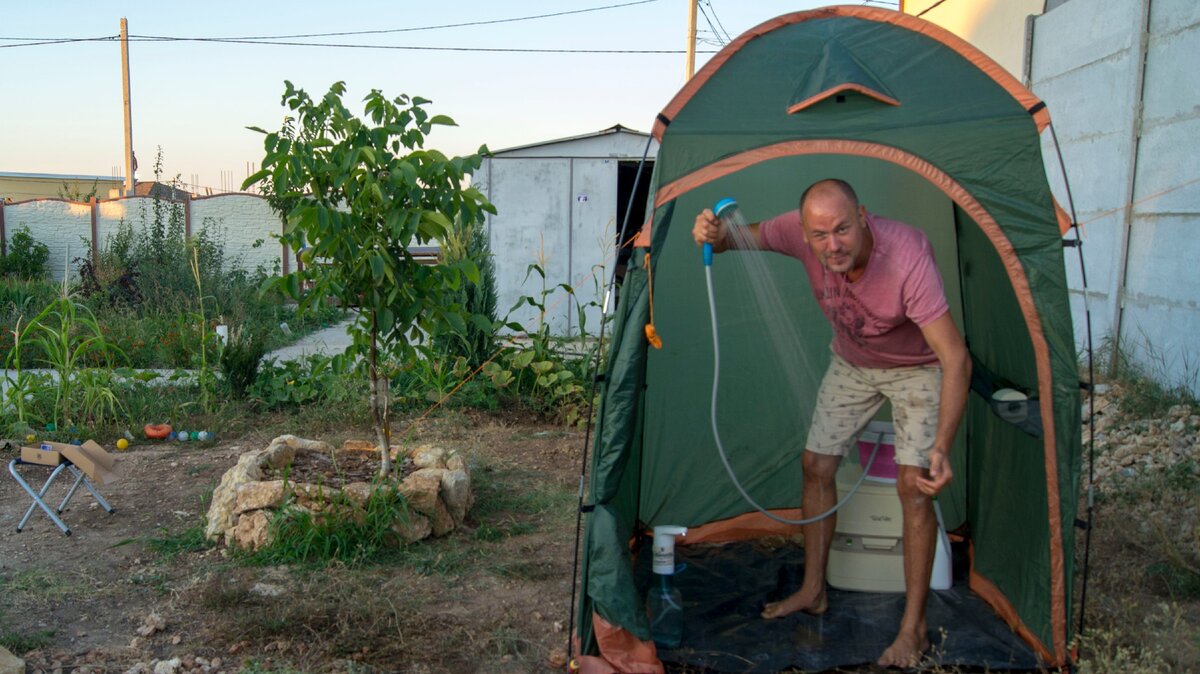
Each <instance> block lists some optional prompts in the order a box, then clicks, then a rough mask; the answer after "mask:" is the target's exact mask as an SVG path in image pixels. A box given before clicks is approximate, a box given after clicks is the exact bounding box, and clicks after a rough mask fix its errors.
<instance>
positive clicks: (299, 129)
mask: <svg viewBox="0 0 1200 674" xmlns="http://www.w3.org/2000/svg"><path fill="white" fill-rule="evenodd" d="M285 85H286V89H285V91H284V93H283V99H282V103H283V104H284V105H286V106H287V107H288V108H289V109H290V110H291V111H292V114H293V115H294V117H289V118H287V119H286V120H285V121H284V124H283V128H282V129H280V130H279V131H277V132H272V133H268V132H266V131H264V130H262V129H258V128H253V130H254V131H258V132H259V133H263V134H265V135H266V139H265V141H264V147H265V149H266V155H265V157H264V158H263V161H262V167H263V168H262V170H261V171H259V172H258V173H255V174H254V175H252V176H250V177H249V178H247V179H246V182H245V183H244V184H243V185H242V187H243V189H245V188H247V187H249V186H250V185H253V184H255V183H257V182H259V181H263V182H264V183H265V185H264V187H265V189H267V190H269V193H270V194H272V195H273V196H274V197H275V198H276V199H277V200H278V201H279V203H281V204H287V209H288V210H287V227H286V228H285V233H284V235H283V237H282V239H283V241H284V242H285V243H286V244H287V245H288V246H289V247H290V248H291V249H292V250H296V251H301V252H300V255H299V257H300V260H301V262H303V263H304V266H303V269H302V270H297V271H296V272H293V273H291V274H288V275H286V276H284V277H282V278H278V279H274V280H272V281H270V282H268V284H269V286H273V287H276V288H279V289H282V290H283V291H285V292H286V293H287V294H289V295H291V296H292V297H294V298H296V299H297V300H299V308H300V311H306V310H308V309H309V308H312V307H316V306H320V303H322V302H325V301H326V299H327V298H331V297H332V298H336V299H337V300H338V301H340V302H341V303H342V305H343V306H347V307H358V308H359V312H358V313H357V318H356V319H355V321H354V323H353V326H352V328H351V332H352V335H353V337H354V343H353V346H352V347H351V348H350V350H348V352H347V356H350V357H361V359H362V361H363V362H365V365H366V368H367V373H368V376H369V378H370V381H371V403H370V406H371V416H372V422H373V424H374V427H375V436H376V442H377V443H378V444H379V447H380V456H381V461H382V466H381V471H380V472H381V473H382V474H383V475H387V474H389V473H390V472H391V467H392V466H391V457H390V454H389V447H390V446H391V425H390V419H389V410H390V399H391V395H390V393H391V392H390V387H389V383H390V380H391V376H390V375H391V368H390V367H389V365H391V364H394V363H396V362H403V361H404V360H406V359H410V358H414V357H416V352H415V348H414V346H415V344H417V343H418V342H419V341H420V340H421V339H422V334H434V333H437V332H440V331H442V330H443V329H445V328H446V327H451V328H452V329H458V330H462V329H463V328H464V327H465V320H464V315H463V311H462V308H461V307H460V306H458V305H456V304H450V305H446V304H445V303H444V302H443V299H444V298H445V297H446V293H445V290H446V289H447V288H451V289H453V288H457V287H459V286H460V284H461V283H462V280H463V277H464V276H465V277H466V278H467V279H469V280H470V281H472V282H476V281H477V280H478V274H479V272H478V269H477V268H476V267H475V265H474V264H472V263H471V262H470V260H462V261H459V262H457V263H455V264H453V265H447V264H441V265H433V266H423V265H420V264H418V263H417V262H416V261H414V260H413V257H412V255H411V254H410V253H409V247H410V246H417V245H425V244H428V243H430V242H432V241H440V240H442V239H443V238H444V237H445V235H446V233H447V232H448V231H449V230H450V228H451V226H452V224H451V223H452V222H454V221H455V219H459V220H461V221H463V222H476V221H478V220H481V219H482V218H483V216H484V213H485V212H491V213H495V208H494V207H493V206H492V205H491V204H490V203H488V201H487V199H486V198H484V196H483V194H481V193H480V192H479V190H477V189H475V188H473V187H464V185H466V180H465V178H466V177H467V176H468V175H469V174H471V173H472V172H473V171H475V170H477V169H478V168H479V166H480V164H481V162H482V157H481V156H480V154H481V153H486V152H487V148H486V147H480V149H479V153H477V154H473V155H470V156H467V157H453V158H448V157H446V156H445V155H444V154H442V153H441V152H438V151H437V150H433V149H425V138H426V136H428V135H429V133H430V131H431V130H432V128H433V127H434V126H437V125H454V121H453V120H451V119H450V118H449V117H446V116H445V115H433V116H430V115H429V113H427V112H426V111H425V106H426V105H428V104H429V103H430V101H428V100H426V99H423V98H418V97H412V98H409V97H408V96H405V95H401V96H398V97H396V98H393V99H390V100H389V99H388V98H386V97H385V96H384V95H383V93H381V92H380V91H378V90H372V91H371V93H370V94H368V95H367V97H366V98H365V99H364V100H365V104H364V116H365V117H366V118H367V119H366V120H363V119H359V118H358V117H355V116H354V114H352V113H351V112H350V111H349V110H348V109H347V108H346V106H345V105H343V103H342V96H343V94H344V93H345V91H346V85H345V83H343V82H337V83H335V84H334V85H333V86H331V87H330V88H329V92H328V93H327V94H325V96H324V97H323V98H321V99H320V100H314V99H313V98H312V97H310V96H309V95H308V94H307V93H305V92H304V90H302V89H297V88H295V87H294V86H293V85H292V83H291V82H285ZM302 288H305V290H303V291H302Z"/></svg>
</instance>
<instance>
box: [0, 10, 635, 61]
mask: <svg viewBox="0 0 1200 674" xmlns="http://www.w3.org/2000/svg"><path fill="white" fill-rule="evenodd" d="M652 2H659V0H635V1H634V2H624V3H619V4H615V5H604V6H601V7H587V8H584V9H572V10H567V11H563V12H552V13H549V14H533V15H530V16H517V17H511V18H507V19H488V20H485V21H467V22H463V23H447V24H440V25H435V26H416V27H412V28H389V29H383V30H356V31H341V32H336V33H298V34H295V35H250V36H243V37H236V36H235V37H224V38H197V37H191V38H189V37H169V38H168V37H154V38H153V39H156V40H194V41H205V42H208V41H211V42H220V41H225V40H228V41H234V42H248V43H251V44H255V42H254V41H255V40H292V39H297V38H309V37H342V36H347V35H383V34H387V33H407V32H415V31H422V30H440V29H443V28H465V27H468V26H487V25H493V24H498V23H514V22H518V21H533V20H536V19H548V18H552V17H557V16H567V15H571V14H586V13H589V12H600V11H604V10H609V9H620V8H622V7H632V6H634V5H646V4H649V3H652ZM117 37H118V36H116V35H105V36H101V37H82V38H58V37H0V40H23V41H24V42H22V43H21V44H11V45H0V49H2V48H4V47H32V46H37V45H45V44H62V43H67V42H95V41H102V40H114V39H116V38H117ZM131 37H133V36H131ZM138 37H143V38H147V37H151V36H138Z"/></svg>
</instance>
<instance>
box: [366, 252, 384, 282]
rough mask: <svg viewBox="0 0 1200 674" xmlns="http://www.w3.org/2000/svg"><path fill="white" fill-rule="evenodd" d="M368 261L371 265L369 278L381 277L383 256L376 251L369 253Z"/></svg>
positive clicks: (377, 278)
mask: <svg viewBox="0 0 1200 674" xmlns="http://www.w3.org/2000/svg"><path fill="white" fill-rule="evenodd" d="M368 261H369V263H370V265H371V280H373V281H379V280H380V279H382V278H383V258H382V257H380V256H379V254H378V253H371V257H370V258H369V259H368Z"/></svg>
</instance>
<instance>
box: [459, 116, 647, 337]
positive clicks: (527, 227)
mask: <svg viewBox="0 0 1200 674" xmlns="http://www.w3.org/2000/svg"><path fill="white" fill-rule="evenodd" d="M648 142H650V136H649V134H646V133H642V132H639V131H633V130H630V129H627V128H625V127H623V126H621V125H619V124H618V125H616V126H613V127H611V128H608V129H604V130H602V131H598V132H595V133H589V134H585V135H582V136H574V137H571V138H560V139H558V140H548V141H544V142H540V143H533V144H531V145H523V146H520V147H514V148H509V149H506V150H499V151H497V152H495V153H494V154H493V156H492V157H490V158H488V159H486V160H484V163H483V166H482V167H481V168H480V170H479V172H478V173H476V174H475V176H474V183H475V184H476V185H477V186H478V187H479V188H480V190H482V191H483V193H484V194H486V195H487V197H488V199H489V200H491V202H492V203H493V204H495V205H496V209H497V211H498V214H497V215H494V216H488V219H487V227H488V236H489V243H490V245H491V250H492V255H493V257H494V259H495V265H496V285H497V296H498V300H499V301H498V303H497V311H498V313H499V314H500V317H503V316H504V314H505V313H506V312H508V310H509V308H510V307H513V305H514V304H516V303H517V302H518V301H519V300H520V299H521V298H522V297H532V298H533V299H535V300H536V301H538V302H539V303H544V304H545V308H546V313H545V319H544V320H545V321H546V323H547V324H548V325H549V326H550V330H551V332H552V333H554V334H557V335H577V334H578V333H579V329H580V325H579V318H578V313H577V307H578V306H583V307H584V308H585V312H586V318H585V322H584V325H583V329H584V332H586V333H587V334H595V333H596V329H597V328H598V327H599V319H600V304H601V303H602V302H603V294H604V288H605V286H606V285H607V283H608V279H609V278H610V277H611V276H612V273H613V270H614V268H615V265H616V264H617V262H618V259H617V251H618V245H617V243H618V242H617V239H618V236H619V234H620V229H621V224H622V221H623V218H624V217H625V207H626V204H628V203H629V201H630V197H631V196H632V197H633V208H632V211H631V213H630V223H629V227H628V230H629V231H628V234H627V236H632V235H633V234H634V233H635V232H637V230H638V228H639V227H640V226H641V224H642V222H643V221H644V220H645V205H646V194H647V190H648V186H649V184H650V174H651V171H652V169H653V159H654V157H655V155H656V153H657V152H658V143H657V142H653V143H650V144H649V154H648V157H647V162H646V166H645V168H644V169H643V170H642V174H641V177H640V179H639V178H638V177H637V176H638V165H639V164H640V163H641V159H642V157H643V155H644V154H645V153H646V152H647V143H648ZM635 180H636V181H637V192H636V194H635V193H634V182H635ZM626 255H628V249H626ZM620 261H621V262H623V261H624V260H623V258H622V259H621V260H620ZM531 265H538V266H539V267H540V268H541V269H542V270H544V272H545V275H546V277H545V282H544V285H543V281H542V278H541V276H540V275H539V274H538V273H537V272H536V271H530V267H531ZM560 284H565V285H567V286H569V287H571V288H572V289H574V291H575V299H574V300H572V299H571V298H570V297H569V296H568V294H567V293H566V291H564V290H562V289H561V288H560ZM543 292H546V293H548V294H547V295H546V296H545V298H544V300H543ZM540 313H541V312H540V311H539V310H538V309H537V308H536V307H534V306H531V305H529V304H523V305H522V306H520V307H517V308H516V309H514V310H513V311H512V313H511V314H510V315H509V320H512V321H516V322H518V323H520V324H521V325H523V326H525V328H526V329H527V330H528V331H529V332H533V331H535V330H537V328H538V325H539V320H540V317H539V314H540Z"/></svg>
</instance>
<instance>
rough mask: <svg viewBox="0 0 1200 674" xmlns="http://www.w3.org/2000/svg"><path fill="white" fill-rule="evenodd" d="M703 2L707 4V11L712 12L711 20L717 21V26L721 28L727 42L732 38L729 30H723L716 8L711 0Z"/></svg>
mask: <svg viewBox="0 0 1200 674" xmlns="http://www.w3.org/2000/svg"><path fill="white" fill-rule="evenodd" d="M705 2H706V3H707V4H708V11H710V12H712V18H713V21H716V22H717V26H718V27H719V28H720V29H721V32H722V33H724V34H725V41H726V42H729V41H731V40H733V38H732V37H730V35H729V31H727V30H725V24H723V23H721V18H720V17H718V16H717V10H716V9H715V8H714V7H713V4H712V0H705Z"/></svg>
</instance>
